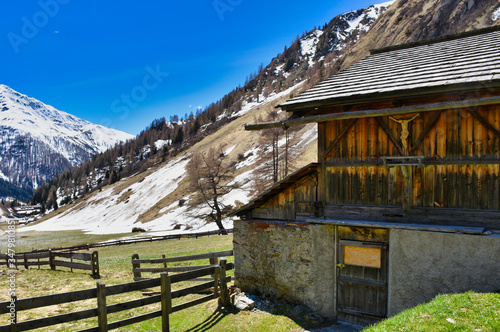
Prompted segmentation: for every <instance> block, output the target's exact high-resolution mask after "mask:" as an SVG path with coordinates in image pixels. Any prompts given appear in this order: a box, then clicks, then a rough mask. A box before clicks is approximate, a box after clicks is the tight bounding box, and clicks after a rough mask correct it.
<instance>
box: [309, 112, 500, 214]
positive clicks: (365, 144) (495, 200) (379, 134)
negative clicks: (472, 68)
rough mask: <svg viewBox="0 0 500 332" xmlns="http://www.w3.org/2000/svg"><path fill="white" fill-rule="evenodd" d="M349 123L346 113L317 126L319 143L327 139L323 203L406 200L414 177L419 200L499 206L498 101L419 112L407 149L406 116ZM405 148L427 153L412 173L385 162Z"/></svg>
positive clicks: (415, 201) (414, 199) (422, 203)
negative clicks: (383, 160)
mask: <svg viewBox="0 0 500 332" xmlns="http://www.w3.org/2000/svg"><path fill="white" fill-rule="evenodd" d="M381 107H382V106H381ZM413 116H414V114H409V115H407V116H401V117H398V119H409V118H411V117H413ZM346 126H348V120H340V121H331V122H328V123H326V124H325V125H323V126H320V130H323V131H324V132H322V133H321V134H320V135H319V136H318V137H319V140H320V141H319V145H320V146H321V145H322V146H324V147H330V149H326V151H327V152H328V153H327V154H326V156H325V159H324V161H323V162H324V164H325V168H324V173H325V174H324V181H325V182H324V184H325V203H326V204H367V205H389V206H401V205H403V202H404V197H403V193H404V186H405V181H410V182H411V186H410V187H409V191H410V196H411V197H410V200H411V206H414V207H447V208H468V209H491V210H498V209H500V200H499V198H500V183H499V175H500V168H499V164H500V106H499V105H491V106H481V107H476V108H474V109H451V110H445V111H437V112H423V113H420V114H419V115H418V117H416V118H415V119H414V120H413V121H411V122H409V124H408V129H409V133H410V135H409V137H408V141H407V142H408V144H407V150H405V149H404V144H402V140H401V128H402V126H401V124H400V123H398V122H396V121H393V119H391V118H390V117H380V118H378V119H377V118H361V119H358V120H357V121H356V123H354V125H352V126H351V127H350V128H349V129H348V130H347V131H346V130H345V128H347V127H346ZM340 136H341V137H340ZM339 137H340V138H339ZM332 142H334V143H335V144H334V146H332ZM401 150H403V153H401V152H402V151H401ZM319 151H325V149H321V148H320V149H319ZM401 155H410V156H422V157H423V158H424V160H425V163H426V166H425V168H418V167H417V166H416V165H415V166H410V167H409V168H408V171H409V174H408V175H407V180H405V179H404V176H403V174H402V170H401V167H394V168H383V167H382V166H381V162H380V158H381V157H398V156H401ZM320 157H321V156H320Z"/></svg>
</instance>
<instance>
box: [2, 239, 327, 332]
mask: <svg viewBox="0 0 500 332" xmlns="http://www.w3.org/2000/svg"><path fill="white" fill-rule="evenodd" d="M20 234H22V233H20ZM45 235H47V234H45ZM59 235H60V237H61V238H64V237H66V238H70V237H73V240H74V242H73V244H79V243H92V242H96V240H105V239H106V236H104V237H103V236H94V235H84V234H78V233H76V232H69V233H65V232H60V233H59ZM27 236H28V237H30V238H31V240H33V241H35V240H36V239H35V237H36V235H34V234H32V235H29V234H27ZM50 236H54V237H57V234H52V235H50ZM232 239H233V237H232V235H226V236H211V237H203V238H198V239H181V240H168V241H159V242H150V243H139V244H131V245H123V246H110V247H104V248H99V249H98V252H99V265H100V274H101V279H100V281H103V282H104V283H105V284H106V285H116V284H122V283H128V282H132V281H133V275H132V265H131V256H132V254H134V253H137V254H139V256H140V258H161V256H162V254H165V256H166V257H172V256H181V255H194V254H200V253H205V252H211V251H223V250H230V249H232V247H233V244H232ZM63 242H66V241H63ZM63 242H61V245H62V243H63ZM68 244H69V243H68ZM64 245H67V244H66V243H65V244H64ZM19 251H20V250H19ZM19 251H18V252H19ZM228 261H229V262H233V261H234V260H233V257H228ZM207 263H208V260H204V261H195V262H186V263H176V265H185V264H194V265H202V264H207ZM172 266H173V265H172ZM232 272H233V271H230V272H229V274H232ZM149 275H151V276H153V275H152V274H149ZM143 276H147V274H144V275H143ZM154 276H158V275H154ZM96 281H97V280H94V279H93V278H92V277H91V276H90V272H87V271H81V270H75V272H70V271H69V269H66V268H61V267H58V270H56V271H51V270H49V269H48V267H42V268H41V269H40V270H38V269H37V268H36V267H32V268H30V269H29V270H25V269H24V268H23V267H20V268H19V270H18V271H17V274H16V287H17V295H18V298H19V299H22V298H28V297H36V296H42V295H49V294H56V293H64V292H70V291H75V290H82V289H89V288H95V286H96ZM193 284H194V283H189V282H184V283H179V284H174V285H172V289H173V290H175V289H180V288H184V287H187V286H190V285H193ZM0 288H2V289H4V290H7V289H8V280H7V277H6V275H0ZM151 290H156V289H151ZM200 296H203V295H190V296H188V297H185V298H182V299H175V300H174V303H173V304H174V305H175V304H177V303H183V302H186V301H188V300H193V299H195V298H197V297H200ZM142 297H143V295H142V292H132V293H126V294H120V295H115V296H109V297H107V304H108V305H109V304H114V303H119V302H125V301H130V300H133V299H139V298H142ZM8 299H9V298H8V293H7V291H4V292H0V301H7V300H8ZM95 307H96V300H95V299H89V300H86V301H79V302H73V303H67V304H64V305H59V306H52V307H44V308H40V309H34V310H27V311H22V312H20V313H19V316H18V320H19V322H23V321H27V320H31V319H37V318H41V317H48V316H53V315H57V314H63V313H67V312H71V311H79V310H84V309H90V308H95ZM159 309H160V304H159V303H158V304H155V305H149V306H145V307H142V308H138V309H133V310H129V311H123V312H120V313H114V314H110V315H108V322H113V321H117V320H121V319H125V318H129V317H133V316H137V315H140V314H144V313H147V312H151V311H154V310H159ZM7 322H8V317H7V315H1V316H0V325H5V324H7ZM96 322H97V318H92V319H85V320H80V321H76V322H72V323H67V324H60V325H58V326H51V327H47V328H42V329H38V330H37V331H76V330H80V329H84V328H88V327H92V326H96V324H97V323H96ZM318 324H319V323H318V322H317V321H314V320H311V319H310V318H309V316H308V312H306V311H305V310H300V309H299V310H298V309H297V308H296V307H293V306H290V305H277V306H275V307H274V309H272V311H271V312H263V311H260V312H259V311H257V312H256V311H253V312H238V311H237V310H224V309H220V308H218V304H217V301H216V300H212V301H209V302H207V303H204V304H200V305H198V306H196V307H193V308H190V309H186V310H183V311H180V312H176V313H174V314H172V315H171V318H170V330H171V331H207V330H210V331H273V332H274V331H276V332H279V331H301V330H303V328H313V327H316V326H318ZM160 328H161V319H159V318H158V319H153V320H149V321H145V322H142V323H137V324H133V325H130V326H128V327H124V328H121V329H118V330H115V331H157V330H159V329H160Z"/></svg>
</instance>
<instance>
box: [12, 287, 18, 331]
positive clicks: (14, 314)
mask: <svg viewBox="0 0 500 332" xmlns="http://www.w3.org/2000/svg"><path fill="white" fill-rule="evenodd" d="M10 303H11V304H10V305H12V304H14V305H13V308H10V310H12V309H13V312H12V311H10V332H17V295H11V296H10Z"/></svg>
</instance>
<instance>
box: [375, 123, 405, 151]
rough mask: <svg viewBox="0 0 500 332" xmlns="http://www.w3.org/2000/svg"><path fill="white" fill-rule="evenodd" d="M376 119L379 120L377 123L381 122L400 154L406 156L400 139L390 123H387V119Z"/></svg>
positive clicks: (380, 124)
mask: <svg viewBox="0 0 500 332" xmlns="http://www.w3.org/2000/svg"><path fill="white" fill-rule="evenodd" d="M375 120H377V123H378V124H379V126H380V127H382V129H383V130H384V132H385V133H386V134H387V137H389V139H390V140H391V142H392V144H394V146H395V147H396V149H398V152H399V154H400V155H402V156H404V155H405V153H404V151H403V148H402V147H401V144H399V142H398V139H397V138H396V137H395V136H394V134H393V133H392V131H391V128H389V125H388V124H387V123H385V121H384V120H383V119H382V118H375Z"/></svg>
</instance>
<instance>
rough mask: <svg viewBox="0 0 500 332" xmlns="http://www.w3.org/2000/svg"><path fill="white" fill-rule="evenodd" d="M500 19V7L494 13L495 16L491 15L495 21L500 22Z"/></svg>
mask: <svg viewBox="0 0 500 332" xmlns="http://www.w3.org/2000/svg"><path fill="white" fill-rule="evenodd" d="M499 17H500V7H498V8H497V9H496V10H495V11H494V12H493V14H492V15H491V19H492V20H493V21H496V20H498V18H499Z"/></svg>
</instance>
